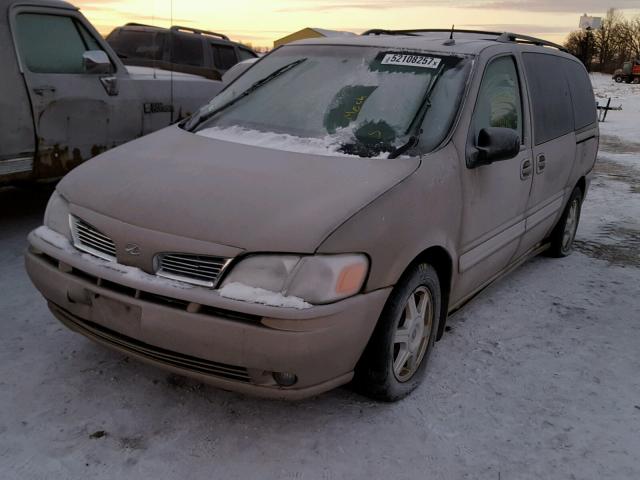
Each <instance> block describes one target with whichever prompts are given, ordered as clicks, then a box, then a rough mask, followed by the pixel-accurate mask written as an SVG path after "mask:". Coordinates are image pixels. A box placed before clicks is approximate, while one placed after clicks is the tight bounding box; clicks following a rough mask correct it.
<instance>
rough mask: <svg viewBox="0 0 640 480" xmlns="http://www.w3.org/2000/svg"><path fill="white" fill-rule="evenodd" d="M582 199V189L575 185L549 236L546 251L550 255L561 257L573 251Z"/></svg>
mask: <svg viewBox="0 0 640 480" xmlns="http://www.w3.org/2000/svg"><path fill="white" fill-rule="evenodd" d="M582 200H583V195H582V190H581V189H580V188H579V187H576V188H575V189H574V190H573V192H572V193H571V196H570V197H569V201H568V202H567V206H566V207H565V209H564V212H562V216H561V217H560V220H559V221H558V224H557V225H556V226H555V228H554V229H553V232H551V236H550V237H549V240H550V241H551V246H550V247H549V250H548V251H547V253H548V255H549V256H550V257H554V258H562V257H566V256H568V255H571V252H572V251H573V240H574V239H575V237H576V231H577V230H578V223H579V222H580V212H581V210H582Z"/></svg>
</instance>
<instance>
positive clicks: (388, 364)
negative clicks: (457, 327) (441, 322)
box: [355, 263, 442, 401]
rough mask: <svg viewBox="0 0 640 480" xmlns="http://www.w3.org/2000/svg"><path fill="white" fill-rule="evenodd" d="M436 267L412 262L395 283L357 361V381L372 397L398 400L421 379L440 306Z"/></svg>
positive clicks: (432, 341)
mask: <svg viewBox="0 0 640 480" xmlns="http://www.w3.org/2000/svg"><path fill="white" fill-rule="evenodd" d="M441 303H442V300H441V292H440V282H439V279H438V274H437V272H436V270H435V269H434V268H433V267H432V266H431V265H428V264H426V263H421V264H418V265H415V266H413V267H411V269H410V270H409V271H407V272H406V273H405V275H403V277H402V278H401V280H400V281H399V282H398V284H397V285H396V287H395V288H394V289H393V292H392V293H391V295H390V297H389V300H387V304H386V305H385V308H384V310H383V312H382V315H381V316H380V319H379V320H378V324H377V326H376V328H375V330H374V332H373V335H372V337H371V339H370V340H369V344H368V345H367V348H366V349H365V352H364V353H363V355H362V358H361V359H360V362H359V363H358V366H357V367H356V373H355V385H356V387H357V388H358V389H359V390H360V391H361V392H362V393H363V394H365V395H367V396H369V397H372V398H374V399H376V400H384V401H396V400H400V399H401V398H403V397H405V396H406V395H408V394H409V393H411V392H412V391H413V390H414V389H415V388H416V387H417V386H418V385H420V383H421V381H422V378H423V377H424V373H425V371H426V366H427V359H428V357H429V354H430V353H431V350H432V349H433V345H434V341H435V337H436V332H437V328H438V319H439V318H440V310H441V308H442V305H441Z"/></svg>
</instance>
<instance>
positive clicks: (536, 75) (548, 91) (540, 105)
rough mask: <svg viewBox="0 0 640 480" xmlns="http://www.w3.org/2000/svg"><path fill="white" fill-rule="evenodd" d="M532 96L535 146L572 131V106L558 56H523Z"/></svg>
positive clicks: (534, 54)
mask: <svg viewBox="0 0 640 480" xmlns="http://www.w3.org/2000/svg"><path fill="white" fill-rule="evenodd" d="M522 58H523V60H524V66H525V69H526V71H527V81H528V84H529V92H530V94H531V108H532V111H533V126H534V142H535V144H536V145H540V144H541V143H545V142H548V141H550V140H553V139H555V138H558V137H561V136H563V135H566V134H567V133H569V132H571V131H572V130H573V128H574V127H573V106H572V105H571V94H570V93H569V86H568V84H567V81H566V79H565V74H564V72H565V65H564V60H563V59H562V58H561V57H558V56H555V55H547V54H544V53H523V54H522Z"/></svg>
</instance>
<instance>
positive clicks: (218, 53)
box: [211, 43, 238, 70]
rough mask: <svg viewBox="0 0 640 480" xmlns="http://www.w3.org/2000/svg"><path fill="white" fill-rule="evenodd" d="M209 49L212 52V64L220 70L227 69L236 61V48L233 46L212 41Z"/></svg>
mask: <svg viewBox="0 0 640 480" xmlns="http://www.w3.org/2000/svg"><path fill="white" fill-rule="evenodd" d="M211 50H212V53H213V64H214V65H215V66H216V68H218V69H220V70H229V69H230V68H231V67H233V66H234V65H235V64H236V63H238V59H237V58H236V50H235V48H233V47H230V46H228V45H220V44H217V43H212V44H211Z"/></svg>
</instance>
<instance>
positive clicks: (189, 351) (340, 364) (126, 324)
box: [26, 227, 389, 398]
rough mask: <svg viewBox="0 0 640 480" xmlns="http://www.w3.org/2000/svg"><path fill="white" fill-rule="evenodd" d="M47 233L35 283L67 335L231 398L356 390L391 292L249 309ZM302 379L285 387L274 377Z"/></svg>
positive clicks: (30, 257) (34, 254) (38, 250)
mask: <svg viewBox="0 0 640 480" xmlns="http://www.w3.org/2000/svg"><path fill="white" fill-rule="evenodd" d="M52 233H54V232H52V231H51V230H49V229H46V227H40V229H37V230H35V231H33V232H32V233H31V234H30V235H29V243H30V247H29V251H28V252H27V254H26V266H27V271H28V273H29V276H30V277H31V280H32V281H33V283H34V284H35V286H36V287H37V288H38V290H40V292H41V293H42V294H43V295H44V297H45V298H46V299H47V301H48V302H49V305H50V308H51V310H52V312H53V313H54V314H55V315H56V317H57V318H58V319H60V320H61V321H62V322H63V323H65V324H66V325H67V326H69V327H70V328H72V329H73V330H76V331H79V332H80V333H82V334H84V335H85V336H87V337H90V338H92V339H94V340H97V341H99V342H101V343H104V344H107V345H108V346H110V347H112V348H116V349H118V350H121V351H124V352H126V353H127V354H129V355H132V356H134V357H137V358H140V359H142V360H146V361H149V362H152V363H154V364H156V365H159V366H162V367H164V368H167V369H169V370H172V371H177V372H178V373H182V374H185V375H190V376H194V377H197V378H199V379H201V380H204V381H207V382H209V383H213V384H215V385H217V386H220V387H222V388H225V389H230V390H236V391H241V392H247V393H254V394H258V395H263V396H269V397H281V398H302V397H306V396H310V395H315V394H318V393H321V392H323V391H326V390H329V389H331V388H333V387H336V386H338V385H340V384H342V383H346V382H348V381H349V380H350V379H351V377H352V375H353V369H354V368H355V364H356V362H357V361H358V359H359V357H360V355H361V353H362V351H363V350H364V347H365V345H366V343H367V341H368V339H369V337H370V335H371V332H372V331H373V328H374V326H375V323H376V321H377V318H378V317H379V314H380V311H381V310H382V307H383V305H384V302H385V301H386V298H387V296H388V294H389V290H388V289H385V290H379V291H376V292H372V293H368V294H363V295H358V296H356V297H352V298H349V299H347V300H343V301H341V302H337V303H334V304H331V305H321V306H313V307H311V308H307V309H304V310H297V309H293V308H278V307H269V306H265V305H258V304H250V303H246V302H241V301H236V300H232V299H228V298H223V297H221V296H220V295H219V294H218V293H217V292H215V291H213V290H210V289H207V288H204V287H197V286H191V285H187V284H182V283H181V282H176V281H172V280H168V279H163V278H159V277H157V276H155V275H150V274H147V273H145V272H143V271H141V270H139V269H137V268H132V267H127V266H124V265H120V264H117V263H114V262H106V261H103V260H100V259H97V258H95V257H92V256H91V255H88V254H84V253H81V252H79V251H77V250H76V249H75V248H74V247H73V246H72V245H71V243H70V242H69V241H68V240H67V239H66V238H64V237H62V236H60V235H57V236H56V235H52ZM276 372H286V373H293V374H294V375H296V376H297V379H298V381H297V383H295V384H294V385H293V386H291V387H287V388H284V387H279V386H278V385H277V384H276V382H275V381H274V378H273V373H276Z"/></svg>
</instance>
